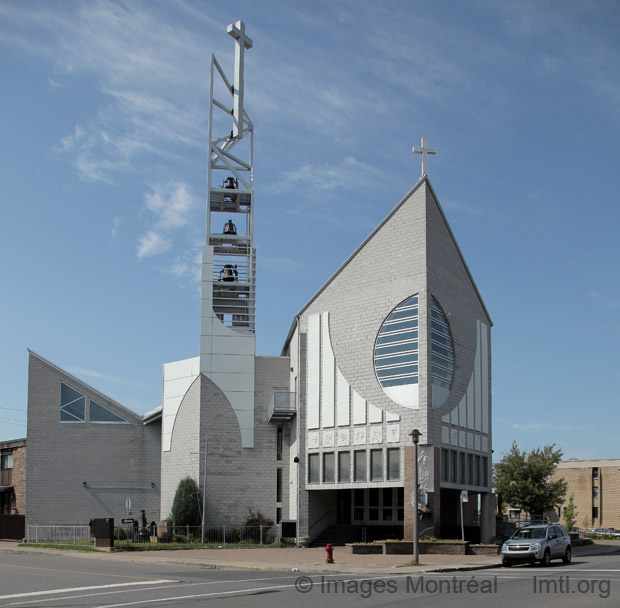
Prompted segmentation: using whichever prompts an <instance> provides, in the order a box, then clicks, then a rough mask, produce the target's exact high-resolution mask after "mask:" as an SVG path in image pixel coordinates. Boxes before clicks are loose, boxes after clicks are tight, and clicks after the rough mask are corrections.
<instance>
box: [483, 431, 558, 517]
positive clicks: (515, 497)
mask: <svg viewBox="0 0 620 608" xmlns="http://www.w3.org/2000/svg"><path fill="white" fill-rule="evenodd" d="M554 448H555V444H553V445H546V446H545V447H544V448H542V449H540V448H536V449H535V450H532V451H531V452H529V454H528V453H526V452H521V451H520V450H519V447H518V446H517V442H516V441H515V442H513V444H512V447H511V449H510V452H509V453H508V454H506V455H505V456H504V457H503V458H502V460H501V461H500V462H498V463H497V464H496V465H495V466H494V467H493V481H494V484H495V489H496V491H497V493H498V494H499V495H500V496H501V498H502V500H503V502H504V503H506V504H508V505H510V506H511V507H518V508H520V509H522V510H523V511H526V512H527V513H529V514H530V515H543V514H544V513H545V512H546V511H550V510H552V509H555V508H557V507H558V506H560V505H561V504H562V503H563V502H564V497H565V496H566V489H567V486H568V484H567V483H566V481H564V479H560V480H557V481H550V477H551V475H553V473H554V471H555V470H556V468H557V466H558V463H559V462H560V460H561V458H562V450H560V449H557V450H555V449H554Z"/></svg>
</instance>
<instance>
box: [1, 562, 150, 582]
mask: <svg viewBox="0 0 620 608" xmlns="http://www.w3.org/2000/svg"><path fill="white" fill-rule="evenodd" d="M0 568H23V569H24V570H40V571H41V572H62V573H63V574H88V575H89V576H114V577H116V578H133V579H135V580H139V581H160V580H162V579H160V578H152V577H150V578H149V577H147V576H129V575H128V574H106V573H105V572H81V571H79V570H57V569H55V568H35V567H34V566H20V565H19V564H0Z"/></svg>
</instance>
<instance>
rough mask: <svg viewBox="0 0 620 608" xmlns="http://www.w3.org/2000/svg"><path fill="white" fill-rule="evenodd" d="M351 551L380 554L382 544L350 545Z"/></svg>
mask: <svg viewBox="0 0 620 608" xmlns="http://www.w3.org/2000/svg"><path fill="white" fill-rule="evenodd" d="M351 553H353V555H381V554H382V553H383V545H379V544H377V545H358V544H355V543H354V544H352V545H351Z"/></svg>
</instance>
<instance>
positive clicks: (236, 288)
mask: <svg viewBox="0 0 620 608" xmlns="http://www.w3.org/2000/svg"><path fill="white" fill-rule="evenodd" d="M228 33H229V34H230V35H231V36H232V37H233V38H234V39H235V68H234V81H233V83H232V84H231V83H230V81H229V80H228V78H227V77H226V75H225V73H224V71H223V70H222V68H221V66H220V64H219V62H218V61H217V59H216V58H215V56H214V55H211V93H210V102H209V160H208V183H207V191H208V195H207V197H208V200H207V243H206V245H204V246H203V252H202V300H201V322H200V371H201V373H203V374H205V376H207V377H208V378H210V379H211V380H212V381H213V382H214V383H215V384H216V385H217V386H218V387H219V388H220V390H222V392H223V393H224V394H225V395H226V397H227V399H228V400H229V401H230V403H231V405H232V407H233V410H234V411H235V414H236V416H237V420H238V422H239V428H240V430H241V440H242V446H243V447H246V448H251V447H254V355H255V336H254V330H255V321H254V314H255V294H256V270H255V268H256V250H255V249H254V234H253V232H254V185H253V179H254V174H253V147H254V126H253V125H252V121H251V120H250V118H249V117H248V115H247V114H246V112H245V110H244V107H243V101H244V84H243V71H244V54H245V50H246V49H250V48H252V40H251V39H250V38H249V37H248V36H247V35H246V33H245V24H244V23H243V22H242V21H237V22H236V23H235V24H231V25H229V26H228ZM216 87H219V88H218V91H220V90H221V91H223V92H224V95H226V99H225V100H224V101H220V100H218V99H216V97H215V95H216ZM228 95H230V96H231V98H232V99H228V98H227V96H228ZM231 106H232V108H231ZM230 118H232V127H231V128H230V131H224V133H225V134H224V135H223V136H221V137H218V136H217V135H214V133H213V131H214V127H217V128H220V125H225V124H226V122H227V121H228V120H229V119H230ZM229 124H230V123H229ZM206 407H207V411H206V412H205V415H206V416H208V404H207V406H206Z"/></svg>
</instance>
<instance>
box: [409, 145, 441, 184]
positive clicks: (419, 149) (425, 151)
mask: <svg viewBox="0 0 620 608" xmlns="http://www.w3.org/2000/svg"><path fill="white" fill-rule="evenodd" d="M420 143H421V145H420V146H413V152H414V153H415V154H421V155H422V176H421V177H424V176H425V175H428V155H429V154H435V153H436V150H435V148H429V147H428V146H427V145H426V137H423V138H422V141H421V142H420Z"/></svg>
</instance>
